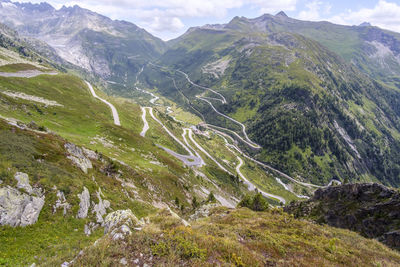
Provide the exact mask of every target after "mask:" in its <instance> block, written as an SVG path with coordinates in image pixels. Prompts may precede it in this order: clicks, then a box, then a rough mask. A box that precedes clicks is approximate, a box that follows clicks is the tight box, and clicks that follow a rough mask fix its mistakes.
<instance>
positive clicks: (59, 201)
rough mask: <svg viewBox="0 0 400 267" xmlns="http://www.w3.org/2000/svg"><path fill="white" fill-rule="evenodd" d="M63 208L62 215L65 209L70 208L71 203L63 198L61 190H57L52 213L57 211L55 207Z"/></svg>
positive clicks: (64, 213)
mask: <svg viewBox="0 0 400 267" xmlns="http://www.w3.org/2000/svg"><path fill="white" fill-rule="evenodd" d="M59 208H62V209H63V215H66V214H67V211H68V210H69V209H70V208H71V205H70V204H69V203H68V202H67V200H66V199H65V196H64V193H63V192H62V191H57V200H56V203H55V204H54V205H53V213H56V212H57V209H59Z"/></svg>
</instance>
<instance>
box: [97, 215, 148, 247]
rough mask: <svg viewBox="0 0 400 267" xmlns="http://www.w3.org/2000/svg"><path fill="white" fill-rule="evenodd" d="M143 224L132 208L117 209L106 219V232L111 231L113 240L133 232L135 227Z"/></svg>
mask: <svg viewBox="0 0 400 267" xmlns="http://www.w3.org/2000/svg"><path fill="white" fill-rule="evenodd" d="M142 225H143V222H141V221H139V220H138V219H137V218H136V216H135V215H134V214H133V213H132V211H131V210H130V209H127V210H117V211H114V212H111V213H109V214H108V215H107V216H106V218H105V219H104V234H107V233H110V235H111V237H112V239H113V240H118V239H123V238H124V237H125V236H126V235H130V234H131V233H132V231H131V229H132V228H133V227H135V226H142ZM135 230H140V228H138V227H137V228H135Z"/></svg>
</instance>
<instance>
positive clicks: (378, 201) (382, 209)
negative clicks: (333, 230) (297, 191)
mask: <svg viewBox="0 0 400 267" xmlns="http://www.w3.org/2000/svg"><path fill="white" fill-rule="evenodd" d="M285 211H287V212H289V213H292V214H294V215H295V216H296V217H306V218H311V219H313V220H315V221H317V222H319V223H327V224H329V225H331V226H335V227H340V228H346V229H350V230H353V231H356V232H359V233H360V234H362V235H364V236H366V237H369V238H377V239H378V240H380V241H382V242H383V243H385V244H387V245H389V246H391V247H393V248H397V249H400V232H399V229H400V193H399V192H398V191H397V190H394V189H389V188H387V187H385V186H383V185H380V184H376V183H366V184H346V185H341V186H331V187H326V188H320V189H318V190H317V191H316V192H315V194H314V196H313V197H312V198H311V199H309V200H307V201H302V202H295V203H291V204H290V205H288V206H286V207H285Z"/></svg>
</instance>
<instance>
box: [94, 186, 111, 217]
mask: <svg viewBox="0 0 400 267" xmlns="http://www.w3.org/2000/svg"><path fill="white" fill-rule="evenodd" d="M101 195H102V192H101V189H100V188H99V191H97V199H98V200H99V203H97V204H95V203H94V202H92V205H93V211H92V212H93V213H96V220H97V222H98V223H103V222H104V220H103V216H104V215H105V214H106V213H107V209H108V208H109V207H110V205H111V203H110V201H108V200H103V199H102V198H101Z"/></svg>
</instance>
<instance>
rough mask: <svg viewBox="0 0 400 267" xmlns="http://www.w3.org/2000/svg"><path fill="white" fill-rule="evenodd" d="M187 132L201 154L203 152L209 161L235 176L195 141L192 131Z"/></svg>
mask: <svg viewBox="0 0 400 267" xmlns="http://www.w3.org/2000/svg"><path fill="white" fill-rule="evenodd" d="M187 130H189V138H190V141H192V143H193V144H194V145H195V146H196V147H197V148H198V149H199V150H200V151H201V152H203V153H204V154H205V155H206V156H207V157H208V158H209V159H211V160H212V161H213V162H214V163H215V164H217V166H218V167H219V168H220V169H221V170H223V171H225V172H227V173H229V174H230V175H233V174H232V173H231V172H230V171H228V170H227V169H226V168H225V167H224V166H222V165H221V164H220V163H219V162H218V161H217V160H216V159H214V158H213V157H212V156H211V155H210V154H209V153H208V152H207V151H206V150H205V149H204V148H203V147H202V146H200V145H199V144H198V143H197V142H196V140H194V138H193V131H192V129H187Z"/></svg>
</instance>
